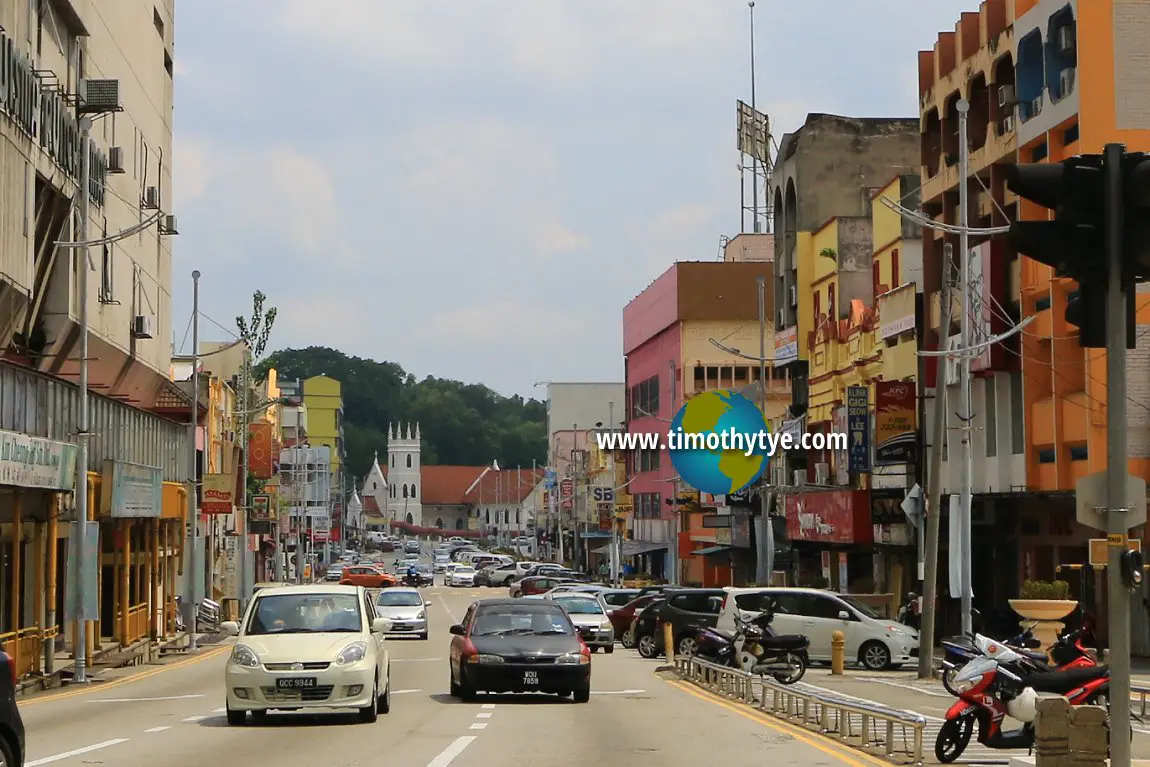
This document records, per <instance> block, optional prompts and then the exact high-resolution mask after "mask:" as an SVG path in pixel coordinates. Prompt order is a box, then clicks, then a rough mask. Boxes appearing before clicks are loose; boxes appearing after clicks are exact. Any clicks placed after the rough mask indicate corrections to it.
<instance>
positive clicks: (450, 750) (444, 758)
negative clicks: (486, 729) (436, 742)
mask: <svg viewBox="0 0 1150 767" xmlns="http://www.w3.org/2000/svg"><path fill="white" fill-rule="evenodd" d="M475 737H476V736H475V735H464V736H462V737H459V738H456V739H455V741H454V742H453V743H452V744H451V745H450V746H448V747H447V748H445V749H443V750H442V751H440V752H439V755H438V756H436V757H435V758H434V759H432V760H431V761H430V762H428V763H427V767H447V766H448V765H449V764H451V763H452V762H453V761H455V757H457V756H459V755H460V754H462V753H463V750H464V749H465V748H467V747H468V746H470V745H471V744H472V743H473V742H474V741H475Z"/></svg>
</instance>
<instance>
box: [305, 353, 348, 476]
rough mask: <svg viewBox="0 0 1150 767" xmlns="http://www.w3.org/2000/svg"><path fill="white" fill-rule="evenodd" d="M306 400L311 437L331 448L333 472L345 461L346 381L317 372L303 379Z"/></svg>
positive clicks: (317, 442) (337, 470)
mask: <svg viewBox="0 0 1150 767" xmlns="http://www.w3.org/2000/svg"><path fill="white" fill-rule="evenodd" d="M303 403H304V405H305V406H306V407H307V437H308V442H309V443H310V444H311V446H312V447H319V446H320V445H325V446H327V447H328V448H330V449H331V471H332V474H337V473H339V471H340V469H341V466H342V464H343V458H344V452H343V384H341V383H340V382H339V381H337V380H335V379H334V378H328V377H327V376H313V377H312V378H308V379H306V380H305V381H304V382H303Z"/></svg>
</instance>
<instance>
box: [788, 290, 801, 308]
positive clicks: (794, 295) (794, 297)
mask: <svg viewBox="0 0 1150 767" xmlns="http://www.w3.org/2000/svg"><path fill="white" fill-rule="evenodd" d="M787 294H788V296H789V297H790V301H791V306H798V305H799V289H798V286H796V285H791V287H790V288H789V289H788V291H787Z"/></svg>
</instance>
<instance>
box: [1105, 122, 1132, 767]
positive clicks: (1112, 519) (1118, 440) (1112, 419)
mask: <svg viewBox="0 0 1150 767" xmlns="http://www.w3.org/2000/svg"><path fill="white" fill-rule="evenodd" d="M1124 151H1125V147H1124V146H1123V145H1122V144H1107V145H1106V148H1105V150H1104V154H1103V169H1104V171H1105V174H1106V193H1105V196H1104V198H1103V199H1104V202H1105V210H1106V228H1105V243H1106V261H1107V272H1108V273H1107V296H1106V387H1107V392H1106V400H1107V403H1106V405H1107V407H1106V414H1107V418H1106V475H1107V476H1106V532H1107V533H1108V536H1107V538H1108V540H1109V545H1108V546H1107V548H1108V549H1109V551H1108V552H1107V553H1108V556H1107V560H1108V564H1109V566H1108V567H1107V572H1106V580H1107V597H1108V600H1107V601H1108V613H1109V616H1108V617H1109V620H1108V621H1107V624H1108V626H1109V629H1108V634H1109V640H1110V642H1109V643H1110V695H1109V698H1110V764H1111V765H1113V767H1129V765H1130V602H1131V594H1130V592H1129V591H1128V590H1127V588H1126V585H1125V584H1124V583H1123V582H1122V555H1123V554H1124V553H1125V552H1126V535H1127V532H1128V528H1127V515H1126V508H1125V507H1126V500H1127V499H1126V471H1127V467H1126V452H1127V451H1126V429H1127V424H1126V306H1125V303H1126V302H1125V296H1124V294H1123V291H1122V155H1123V153H1124Z"/></svg>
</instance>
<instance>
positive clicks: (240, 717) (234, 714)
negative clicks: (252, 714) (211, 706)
mask: <svg viewBox="0 0 1150 767" xmlns="http://www.w3.org/2000/svg"><path fill="white" fill-rule="evenodd" d="M225 710H226V711H227V716H228V724H229V725H231V726H232V727H240V726H242V725H244V724H246V723H247V721H248V716H247V714H245V713H244V712H243V711H232V709H231V708H230V707H228V708H227V709H225Z"/></svg>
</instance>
